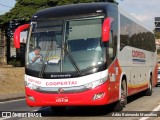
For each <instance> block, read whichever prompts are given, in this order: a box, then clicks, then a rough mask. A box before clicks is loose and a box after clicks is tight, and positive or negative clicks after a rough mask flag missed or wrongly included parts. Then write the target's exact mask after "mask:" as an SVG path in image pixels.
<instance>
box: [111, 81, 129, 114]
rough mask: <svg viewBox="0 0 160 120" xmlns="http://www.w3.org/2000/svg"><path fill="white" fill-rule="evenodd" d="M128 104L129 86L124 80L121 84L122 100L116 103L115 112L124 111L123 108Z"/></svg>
mask: <svg viewBox="0 0 160 120" xmlns="http://www.w3.org/2000/svg"><path fill="white" fill-rule="evenodd" d="M126 104H127V84H126V80H122V83H121V98H120V100H119V101H118V102H116V104H115V106H114V109H113V111H115V112H120V111H122V110H123V107H124V106H125V105H126Z"/></svg>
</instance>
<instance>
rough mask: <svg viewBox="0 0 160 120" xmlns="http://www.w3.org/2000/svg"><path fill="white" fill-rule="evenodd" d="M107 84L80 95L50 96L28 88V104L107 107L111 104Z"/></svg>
mask: <svg viewBox="0 0 160 120" xmlns="http://www.w3.org/2000/svg"><path fill="white" fill-rule="evenodd" d="M108 94H109V92H108V89H107V82H106V83H104V84H102V85H100V86H98V87H96V88H94V89H92V90H87V91H84V92H80V93H69V94H51V93H50V94H48V93H40V92H36V91H34V90H31V89H29V88H28V87H26V102H27V104H28V105H29V106H77V105H80V106H81V105H105V104H108V103H109V100H108V99H109V98H108V96H109V95H108Z"/></svg>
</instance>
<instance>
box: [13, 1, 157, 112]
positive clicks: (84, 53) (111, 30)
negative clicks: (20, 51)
mask: <svg viewBox="0 0 160 120" xmlns="http://www.w3.org/2000/svg"><path fill="white" fill-rule="evenodd" d="M25 29H28V36H27V43H26V44H27V45H26V66H25V83H26V84H25V89H26V101H27V104H28V105H29V106H51V107H52V108H53V109H54V110H62V109H64V108H65V107H66V106H77V105H79V106H83V105H92V106H96V105H106V104H110V103H113V102H116V106H115V110H116V111H120V110H122V109H123V106H124V105H125V104H126V103H127V96H130V95H133V94H135V93H138V92H141V91H145V94H146V95H151V94H152V87H153V86H155V85H156V84H157V65H156V60H157V53H156V46H155V39H154V34H153V32H151V31H150V30H148V29H146V28H145V27H144V26H142V24H141V23H139V22H138V21H137V20H135V19H134V18H133V17H131V16H130V15H128V14H126V13H125V12H123V11H121V10H120V9H119V7H118V6H117V5H116V4H113V3H83V4H73V5H65V6H58V7H53V8H48V9H45V10H41V11H39V12H37V13H35V14H34V15H33V16H32V18H31V21H30V23H29V24H25V25H22V26H20V27H19V28H17V30H16V31H15V33H14V42H15V47H16V48H18V47H20V39H19V38H20V32H21V31H23V30H25ZM35 48H39V49H38V53H37V52H35V51H34V50H36V49H35ZM31 52H32V53H34V55H35V59H36V60H37V59H39V55H40V56H41V60H38V61H36V60H35V61H32V62H30V53H31ZM39 52H40V54H39Z"/></svg>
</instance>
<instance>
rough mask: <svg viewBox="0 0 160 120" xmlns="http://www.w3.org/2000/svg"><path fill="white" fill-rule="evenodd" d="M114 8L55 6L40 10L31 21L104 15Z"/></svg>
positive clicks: (75, 5) (86, 4)
mask: <svg viewBox="0 0 160 120" xmlns="http://www.w3.org/2000/svg"><path fill="white" fill-rule="evenodd" d="M110 7H116V8H117V5H116V4H114V3H107V2H106V3H104V2H96V3H79V4H70V5H64V6H56V7H51V8H47V9H44V10H41V11H39V12H37V13H36V14H34V15H33V17H32V19H31V20H36V19H43V18H44V19H46V18H61V17H63V18H64V17H68V16H78V15H88V14H90V15H91V14H95V13H106V11H107V8H110Z"/></svg>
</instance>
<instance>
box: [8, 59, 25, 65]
mask: <svg viewBox="0 0 160 120" xmlns="http://www.w3.org/2000/svg"><path fill="white" fill-rule="evenodd" d="M8 64H9V65H12V66H13V67H21V66H22V64H21V62H20V61H17V60H16V59H13V60H11V61H10V62H9V63H8Z"/></svg>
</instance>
